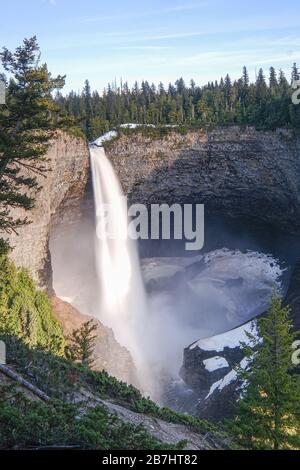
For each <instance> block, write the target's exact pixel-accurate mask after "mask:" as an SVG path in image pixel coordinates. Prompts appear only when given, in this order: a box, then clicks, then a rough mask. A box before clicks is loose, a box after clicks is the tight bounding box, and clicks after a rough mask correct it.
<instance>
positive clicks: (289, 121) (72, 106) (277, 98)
mask: <svg viewBox="0 0 300 470" xmlns="http://www.w3.org/2000/svg"><path fill="white" fill-rule="evenodd" d="M297 74H298V71H297V66H296V64H294V66H293V69H292V77H295V76H298V75H297ZM292 93H293V89H292V87H291V84H290V83H289V82H288V81H287V79H286V77H285V75H284V73H283V72H282V70H280V71H279V72H278V73H277V72H276V70H275V69H274V67H271V68H270V72H269V77H268V83H267V80H266V78H265V76H264V72H263V70H262V69H260V70H259V72H258V76H257V79H256V81H255V83H250V81H249V75H248V71H247V69H246V67H244V68H243V73H242V76H241V78H239V79H238V80H235V81H232V80H231V78H230V77H229V75H228V74H227V75H226V76H225V78H224V79H223V78H221V80H220V81H219V82H218V81H215V82H209V83H208V84H207V85H205V86H202V87H199V86H197V85H196V84H195V82H194V81H193V80H191V82H190V84H189V86H187V85H186V84H185V83H184V81H183V79H182V78H181V79H179V80H177V81H176V83H175V86H174V85H172V84H169V86H168V88H165V87H164V86H163V84H162V83H160V84H159V86H158V87H156V86H155V85H154V84H152V85H150V84H149V83H148V82H147V81H143V82H142V83H141V85H139V84H138V83H137V82H136V83H135V84H134V86H133V87H132V88H131V89H130V88H129V86H128V84H127V83H124V84H121V85H120V86H117V84H116V83H113V84H109V85H108V87H107V89H106V90H105V91H104V94H103V96H100V95H99V93H98V92H97V91H94V92H92V91H91V89H90V86H89V83H88V82H86V83H85V86H84V89H83V91H82V93H81V94H76V93H74V92H73V91H72V92H71V93H69V94H68V95H67V96H66V97H63V96H62V95H59V103H60V105H61V106H62V107H63V108H64V109H65V111H66V112H68V113H69V114H70V115H71V116H74V118H75V119H77V121H78V122H79V123H80V126H81V128H82V130H83V132H85V134H86V135H87V137H88V138H89V139H95V138H96V137H98V136H99V135H101V134H103V133H104V132H106V131H107V130H108V129H111V128H114V127H117V126H118V125H120V124H124V123H127V122H133V123H139V124H148V125H149V124H152V125H155V126H164V125H171V126H172V125H177V126H179V127H182V126H184V127H186V128H190V127H193V126H197V127H198V128H199V127H203V128H206V129H210V128H213V127H216V126H227V125H240V126H246V125H251V126H254V127H256V128H257V129H268V130H274V129H276V128H279V127H292V128H294V129H299V128H300V111H299V106H296V105H294V104H292V102H291V96H292ZM147 132H148V131H147ZM149 132H151V130H150V131H149ZM153 132H155V131H153Z"/></svg>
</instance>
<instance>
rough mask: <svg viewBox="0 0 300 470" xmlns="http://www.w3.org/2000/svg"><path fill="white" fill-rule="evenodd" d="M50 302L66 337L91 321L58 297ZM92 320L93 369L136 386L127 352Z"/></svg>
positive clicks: (96, 321)
mask: <svg viewBox="0 0 300 470" xmlns="http://www.w3.org/2000/svg"><path fill="white" fill-rule="evenodd" d="M51 302H52V306H53V310H54V313H55V316H56V318H57V319H58V320H59V322H60V323H61V325H62V327H63V331H64V334H65V336H66V337H67V336H69V335H71V333H72V332H73V331H74V330H75V329H78V328H80V326H81V325H82V324H83V323H84V322H87V321H89V320H91V319H92V317H90V316H87V315H83V314H82V313H80V312H79V311H78V310H76V309H75V308H74V307H72V305H70V304H69V303H67V302H64V301H63V300H61V299H59V298H58V297H55V296H53V297H52V298H51ZM93 320H94V322H95V324H96V325H97V338H96V340H95V349H94V353H95V363H94V368H95V369H97V370H106V371H107V372H108V373H109V374H111V375H112V376H114V377H117V378H118V379H119V380H123V381H124V382H127V383H131V384H135V385H137V384H138V382H137V378H136V375H135V368H134V365H133V362H132V358H131V356H130V353H129V352H128V350H127V349H126V348H124V347H122V346H120V345H119V344H118V343H117V341H116V339H115V337H114V334H113V331H112V330H111V329H110V328H107V327H105V326H104V325H102V323H100V322H99V321H98V320H96V319H93Z"/></svg>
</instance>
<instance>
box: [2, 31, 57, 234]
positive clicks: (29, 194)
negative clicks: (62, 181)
mask: <svg viewBox="0 0 300 470" xmlns="http://www.w3.org/2000/svg"><path fill="white" fill-rule="evenodd" d="M39 58H40V50H39V46H38V43H37V40H36V37H32V38H29V39H24V41H23V44H22V45H21V46H19V47H18V48H17V49H16V50H15V51H14V52H11V51H9V50H8V49H7V48H3V51H2V52H1V53H0V62H1V63H2V66H3V69H4V70H5V72H7V73H8V74H9V80H8V79H7V78H6V77H5V76H4V75H3V74H1V76H0V78H2V79H3V80H5V82H6V85H7V89H6V104H5V105H2V106H1V107H0V203H1V210H0V231H2V232H8V233H10V232H12V231H15V230H16V228H17V227H19V226H20V225H22V224H24V223H27V222H28V221H27V219H26V218H23V219H21V218H19V219H14V218H13V217H12V216H11V214H10V208H11V207H21V208H24V209H26V210H28V209H31V208H32V207H33V205H34V193H35V191H37V190H38V189H39V188H38V185H37V181H36V175H37V174H39V175H43V174H44V173H45V172H46V171H47V167H46V162H45V157H44V155H45V153H46V151H47V149H48V146H49V142H50V139H51V137H52V136H53V132H54V129H56V128H57V127H58V125H59V121H60V115H61V114H62V113H63V111H62V110H61V108H60V106H58V104H57V103H55V102H54V100H53V98H52V92H53V91H54V90H55V89H60V88H62V87H63V86H64V77H62V76H58V77H56V78H52V77H51V74H50V73H49V71H48V69H47V65H46V64H40V62H39Z"/></svg>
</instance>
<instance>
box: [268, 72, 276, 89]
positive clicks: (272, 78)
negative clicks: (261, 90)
mask: <svg viewBox="0 0 300 470" xmlns="http://www.w3.org/2000/svg"><path fill="white" fill-rule="evenodd" d="M269 85H270V88H271V89H272V88H276V86H277V77H276V71H275V69H274V67H270V76H269Z"/></svg>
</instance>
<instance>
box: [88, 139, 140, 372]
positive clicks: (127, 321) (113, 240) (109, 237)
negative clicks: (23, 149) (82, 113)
mask: <svg viewBox="0 0 300 470" xmlns="http://www.w3.org/2000/svg"><path fill="white" fill-rule="evenodd" d="M90 158H91V168H92V180H93V189H94V201H95V216H96V237H95V252H96V266H97V273H98V279H99V291H100V292H99V299H100V301H99V319H100V320H101V321H102V322H103V323H104V324H105V325H107V326H109V327H110V328H112V329H113V331H114V334H115V336H116V339H117V341H118V342H119V343H120V344H121V345H123V346H125V347H126V348H127V349H128V350H129V351H130V352H131V354H132V357H133V360H134V362H135V364H136V366H137V368H138V369H139V368H141V367H142V366H143V364H142V363H143V357H142V348H141V344H139V343H140V342H141V341H142V340H141V338H142V337H143V336H144V334H143V331H142V329H143V327H144V325H145V321H144V319H145V316H146V296H145V290H144V285H143V280H142V275H141V269H140V264H139V257H138V252H137V246H136V243H135V242H134V241H133V240H132V239H130V238H129V237H128V236H127V231H128V213H127V201H126V198H125V197H124V195H123V193H122V189H121V185H120V183H119V180H118V178H117V176H116V174H115V172H114V169H113V167H112V165H111V163H110V161H109V159H108V158H107V156H106V154H105V150H104V148H103V147H99V146H96V145H93V144H92V145H91V146H90Z"/></svg>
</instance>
